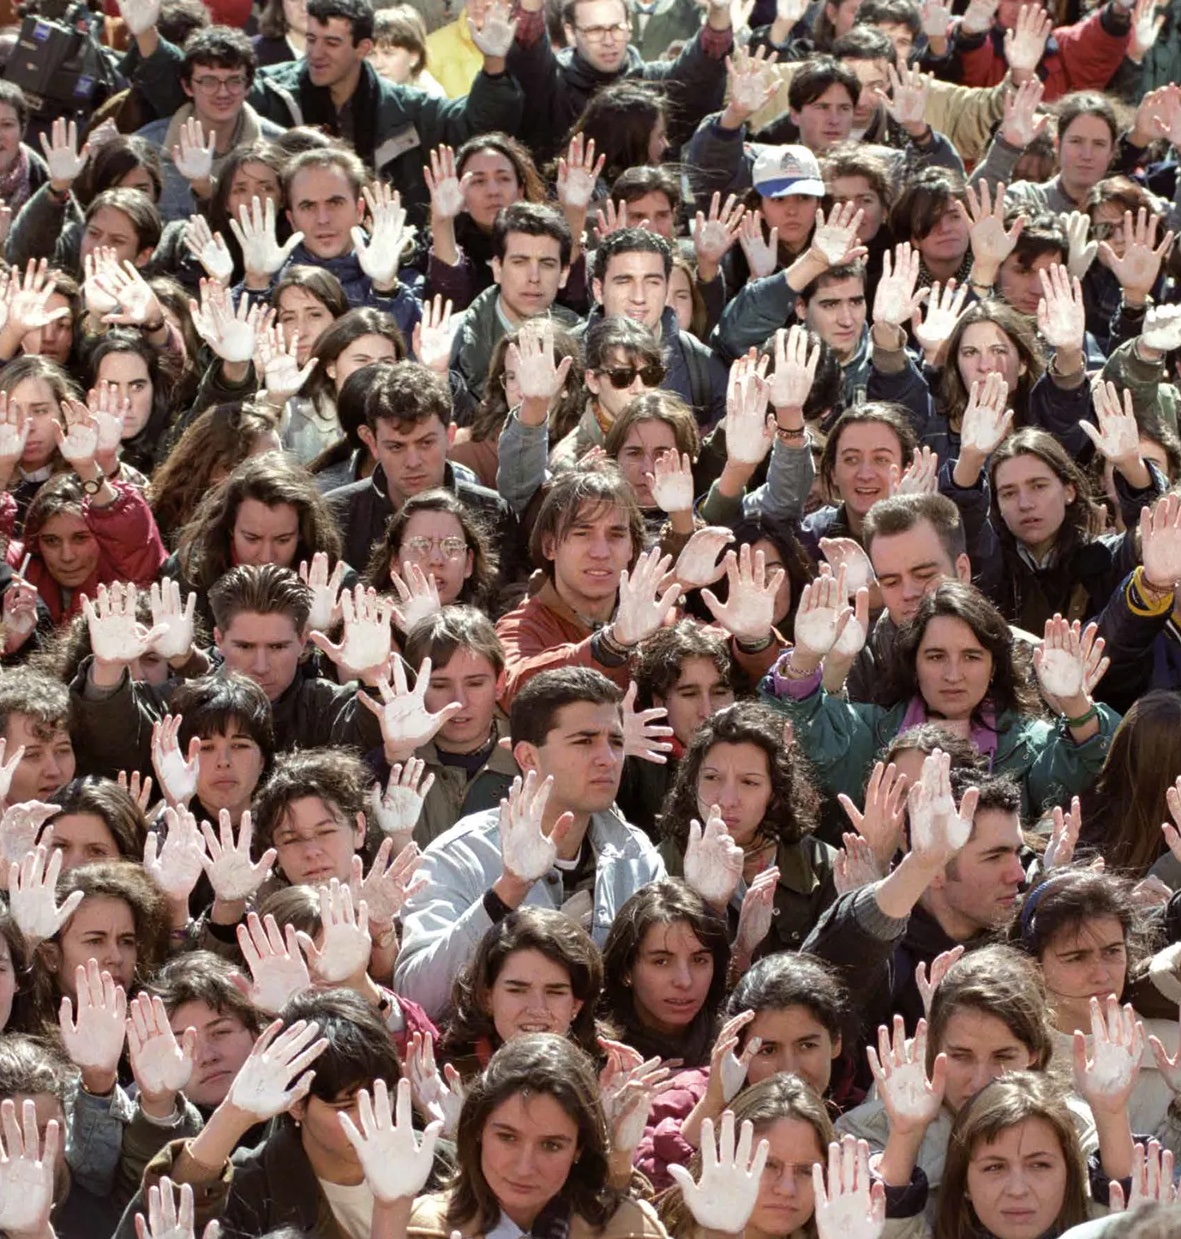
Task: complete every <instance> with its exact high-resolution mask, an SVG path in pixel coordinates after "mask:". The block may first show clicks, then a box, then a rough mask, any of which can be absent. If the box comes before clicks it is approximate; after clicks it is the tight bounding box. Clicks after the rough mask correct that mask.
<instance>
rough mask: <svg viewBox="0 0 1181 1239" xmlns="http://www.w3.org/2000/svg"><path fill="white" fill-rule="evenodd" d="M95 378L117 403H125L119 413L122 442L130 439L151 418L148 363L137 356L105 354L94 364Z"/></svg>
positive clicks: (151, 393) (150, 388)
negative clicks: (109, 388) (108, 387)
mask: <svg viewBox="0 0 1181 1239" xmlns="http://www.w3.org/2000/svg"><path fill="white" fill-rule="evenodd" d="M95 378H96V379H97V381H98V382H99V383H110V384H111V385H112V386H113V387H114V389H115V395H116V396H118V398H119V402H120V404H122V402H123V401H124V400H126V401H127V402H128V408H127V411H126V412H125V413H124V414H123V430H122V433H121V435H120V437H121V438H123V439H134V438H135V436H136V435H137V434H139V432H140V431H141V430H142V429H143V428H144V427H145V426H146V425H147V424H148V418H150V417H151V416H152V396H153V394H154V392H153V388H152V380H151V377H150V375H149V374H148V363H147V362H146V361H144V359H143V358H142V357H141V356H140V355H139V354H138V353H108V354H107V355H106V356H105V357H104V358H103V359H102V361H100V362H99V363H98V371H97V373H96V375H95Z"/></svg>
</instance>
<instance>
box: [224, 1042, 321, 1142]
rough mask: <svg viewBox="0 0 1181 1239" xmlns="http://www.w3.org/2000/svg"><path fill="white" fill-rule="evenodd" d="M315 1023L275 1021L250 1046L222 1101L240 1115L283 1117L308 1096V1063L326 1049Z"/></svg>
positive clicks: (311, 1075)
mask: <svg viewBox="0 0 1181 1239" xmlns="http://www.w3.org/2000/svg"><path fill="white" fill-rule="evenodd" d="M319 1032H320V1026H319V1024H316V1023H314V1022H312V1023H309V1022H308V1021H307V1020H296V1021H295V1023H294V1024H292V1025H290V1026H289V1027H287V1028H284V1027H283V1024H282V1021H280V1020H276V1021H275V1022H274V1023H273V1024H271V1025H270V1027H269V1028H267V1029H265V1030H264V1031H263V1034H262V1036H261V1037H259V1039H258V1040H257V1041H256V1042H255V1043H254V1049H253V1050H251V1051H250V1057H249V1058H247V1060H246V1061H245V1062H244V1063H243V1064H242V1066H241V1068H240V1070H239V1071H238V1074H237V1075H236V1076H235V1077H234V1082H233V1084H231V1085H230V1091H229V1093H228V1095H227V1096H226V1101H227V1102H229V1103H230V1105H232V1106H234V1107H235V1108H236V1109H237V1110H239V1111H241V1112H242V1113H243V1114H245V1115H248V1116H249V1117H251V1118H253V1119H255V1120H256V1121H258V1122H265V1121H266V1120H267V1119H273V1118H275V1117H276V1116H277V1115H280V1114H284V1113H286V1112H287V1111H288V1110H290V1109H291V1107H292V1106H293V1105H294V1104H295V1103H296V1102H297V1101H301V1100H302V1099H303V1098H304V1097H306V1096H307V1095H308V1090H309V1089H310V1088H311V1087H312V1080H313V1078H314V1077H315V1074H316V1073H315V1072H314V1071H311V1070H309V1068H310V1067H311V1065H312V1063H314V1062H315V1061H316V1059H317V1058H319V1056H320V1055H321V1054H322V1053H323V1052H324V1051H325V1049H327V1047H328V1042H327V1041H326V1040H325V1039H323V1038H321V1039H320V1040H319V1041H317V1040H316V1037H317V1035H318V1034H319Z"/></svg>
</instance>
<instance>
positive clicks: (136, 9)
mask: <svg viewBox="0 0 1181 1239" xmlns="http://www.w3.org/2000/svg"><path fill="white" fill-rule="evenodd" d="M160 4H161V0H118V5H119V16H120V17H122V18H123V20H124V22H125V23H126V24H127V29H128V30H130V31H131V33H132V35H136V36H138V35H141V34H143V33H145V31H148V30H151V29H152V28H153V27H154V26H155V25H156V23H157V22H158V21H159V20H160Z"/></svg>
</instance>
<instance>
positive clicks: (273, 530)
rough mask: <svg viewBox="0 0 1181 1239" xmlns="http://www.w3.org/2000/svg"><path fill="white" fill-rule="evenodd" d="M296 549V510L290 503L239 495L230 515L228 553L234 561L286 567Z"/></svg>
mask: <svg viewBox="0 0 1181 1239" xmlns="http://www.w3.org/2000/svg"><path fill="white" fill-rule="evenodd" d="M298 549H299V512H298V511H297V510H296V508H295V506H294V504H290V503H276V504H275V505H274V506H273V507H272V506H271V505H270V504H267V503H263V502H262V500H260V499H243V500H242V502H241V503H240V504H239V505H238V512H237V515H235V517H234V531H233V534H232V537H231V544H230V554H231V556H232V557H233V561H234V563H235V564H278V565H279V567H280V568H290V567H291V566H292V564H293V562H294V560H295V553H296V551H297V550H298Z"/></svg>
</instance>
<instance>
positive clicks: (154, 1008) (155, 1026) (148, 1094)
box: [127, 994, 197, 1101]
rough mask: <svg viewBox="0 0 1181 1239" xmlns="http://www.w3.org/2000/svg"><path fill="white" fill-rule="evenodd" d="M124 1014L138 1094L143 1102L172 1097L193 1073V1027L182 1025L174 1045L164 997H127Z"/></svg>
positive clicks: (194, 1047) (194, 1050)
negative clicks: (181, 1032) (181, 1034)
mask: <svg viewBox="0 0 1181 1239" xmlns="http://www.w3.org/2000/svg"><path fill="white" fill-rule="evenodd" d="M127 1017H128V1018H127V1049H128V1051H129V1054H130V1057H131V1071H132V1074H133V1075H134V1076H135V1082H136V1084H138V1085H139V1091H140V1095H141V1096H142V1097H144V1098H145V1099H146V1100H147V1101H161V1100H163V1099H165V1098H168V1097H170V1096H175V1095H176V1094H177V1093H179V1092H180V1090H181V1089H182V1088H184V1086H185V1085H186V1084H187V1083H188V1082H189V1077H190V1076H191V1075H192V1074H193V1055H194V1053H195V1052H196V1048H197V1033H196V1030H195V1029H193V1028H186V1029H185V1031H184V1035H183V1036H182V1038H181V1042H180V1044H177V1040H176V1036H175V1035H174V1033H173V1031H172V1029H171V1027H169V1024H168V1012H167V1011H166V1010H165V1009H164V1000H163V999H162V998H159V997H156V998H152V997H150V996H149V995H147V994H139V995H137V996H136V997H135V998H133V999H132V1000H131V1002H130V1003H129V1004H128V1010H127Z"/></svg>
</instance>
